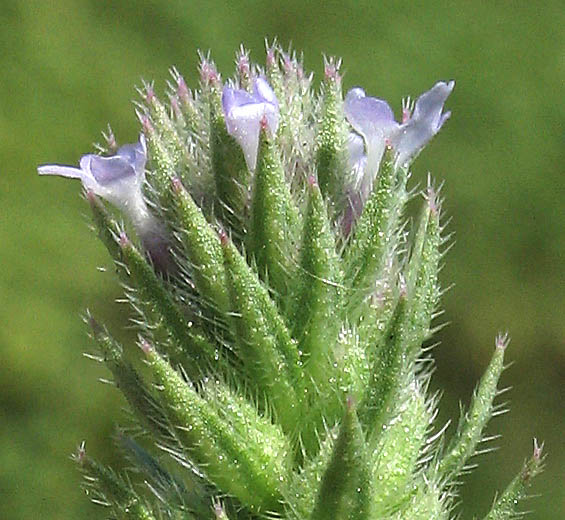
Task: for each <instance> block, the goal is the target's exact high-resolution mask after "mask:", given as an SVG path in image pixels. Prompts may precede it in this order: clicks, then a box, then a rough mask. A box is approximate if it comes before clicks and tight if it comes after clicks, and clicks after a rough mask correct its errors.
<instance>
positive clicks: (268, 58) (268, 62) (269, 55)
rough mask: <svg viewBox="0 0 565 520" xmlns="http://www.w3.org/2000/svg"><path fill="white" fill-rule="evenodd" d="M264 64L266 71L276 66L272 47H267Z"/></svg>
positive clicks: (273, 47) (275, 57)
mask: <svg viewBox="0 0 565 520" xmlns="http://www.w3.org/2000/svg"><path fill="white" fill-rule="evenodd" d="M265 63H266V65H267V68H268V69H272V68H273V67H274V66H275V65H276V64H277V56H276V52H275V46H274V45H271V46H270V47H267V55H266V58H265Z"/></svg>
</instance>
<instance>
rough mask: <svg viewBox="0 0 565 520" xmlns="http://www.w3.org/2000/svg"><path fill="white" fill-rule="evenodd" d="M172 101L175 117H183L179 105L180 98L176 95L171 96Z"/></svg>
mask: <svg viewBox="0 0 565 520" xmlns="http://www.w3.org/2000/svg"><path fill="white" fill-rule="evenodd" d="M169 99H170V102H171V108H172V109H173V112H174V114H175V117H176V118H177V119H181V118H182V112H181V109H180V106H179V100H178V98H177V97H176V96H171V97H170V98H169Z"/></svg>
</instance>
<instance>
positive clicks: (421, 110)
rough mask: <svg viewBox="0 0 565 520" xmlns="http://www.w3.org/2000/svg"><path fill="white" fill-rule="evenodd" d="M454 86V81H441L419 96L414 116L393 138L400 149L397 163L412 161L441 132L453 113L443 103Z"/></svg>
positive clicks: (395, 145)
mask: <svg viewBox="0 0 565 520" xmlns="http://www.w3.org/2000/svg"><path fill="white" fill-rule="evenodd" d="M454 87H455V82H454V81H450V82H449V83H445V82H443V81H439V82H437V83H436V84H435V85H434V86H433V87H432V88H431V89H430V90H428V91H427V92H424V93H423V94H422V95H421V96H420V97H419V98H418V100H417V101H416V106H415V107H414V113H413V114H412V117H410V118H409V119H408V120H407V121H406V122H405V123H404V124H402V125H401V126H400V128H399V129H398V132H397V133H396V134H395V135H394V136H393V137H392V140H391V141H392V145H393V147H394V148H396V150H397V151H398V159H397V164H399V165H405V164H407V163H409V162H410V161H412V160H413V159H414V158H415V157H416V156H417V155H418V153H420V151H421V150H422V148H424V146H425V145H426V144H427V143H428V142H429V141H430V140H431V139H432V137H434V135H436V134H437V133H438V132H439V130H440V129H441V127H442V125H443V124H444V123H445V121H447V119H448V118H449V116H450V115H451V112H445V113H444V112H443V105H444V103H445V101H446V100H447V98H448V96H449V94H451V92H452V90H453V88H454Z"/></svg>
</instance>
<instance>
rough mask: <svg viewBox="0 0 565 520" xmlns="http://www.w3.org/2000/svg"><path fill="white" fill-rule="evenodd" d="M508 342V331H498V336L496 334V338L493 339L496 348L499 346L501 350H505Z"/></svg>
mask: <svg viewBox="0 0 565 520" xmlns="http://www.w3.org/2000/svg"><path fill="white" fill-rule="evenodd" d="M509 343H510V336H509V335H508V332H504V333H500V334H498V336H496V340H495V345H496V348H499V349H501V350H506V347H507V346H508V344H509Z"/></svg>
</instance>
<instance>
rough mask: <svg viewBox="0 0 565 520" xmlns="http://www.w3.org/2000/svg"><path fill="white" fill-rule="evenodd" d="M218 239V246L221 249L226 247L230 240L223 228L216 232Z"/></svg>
mask: <svg viewBox="0 0 565 520" xmlns="http://www.w3.org/2000/svg"><path fill="white" fill-rule="evenodd" d="M218 237H219V238H220V244H221V245H222V246H223V247H227V245H228V244H229V241H230V238H229V237H228V234H227V233H226V231H225V229H224V228H220V229H219V230H218Z"/></svg>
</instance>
